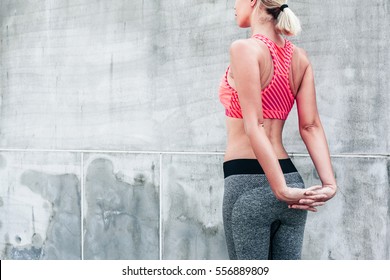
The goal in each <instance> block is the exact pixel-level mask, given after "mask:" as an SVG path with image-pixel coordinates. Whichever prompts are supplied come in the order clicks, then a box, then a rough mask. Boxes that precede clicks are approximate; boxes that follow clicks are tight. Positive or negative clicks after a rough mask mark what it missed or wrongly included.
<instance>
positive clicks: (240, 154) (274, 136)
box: [225, 37, 309, 161]
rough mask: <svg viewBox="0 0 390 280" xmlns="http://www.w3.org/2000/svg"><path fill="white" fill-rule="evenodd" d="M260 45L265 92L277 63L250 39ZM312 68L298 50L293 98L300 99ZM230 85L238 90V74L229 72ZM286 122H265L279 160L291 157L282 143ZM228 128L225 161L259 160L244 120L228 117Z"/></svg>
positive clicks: (292, 81)
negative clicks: (235, 76)
mask: <svg viewBox="0 0 390 280" xmlns="http://www.w3.org/2000/svg"><path fill="white" fill-rule="evenodd" d="M275 39H276V40H277V41H275V43H277V44H278V45H280V46H282V45H283V43H284V39H282V37H280V38H275ZM247 40H250V41H251V43H253V44H254V45H256V48H255V49H256V51H258V55H257V57H258V64H259V70H260V77H259V79H260V83H261V88H262V89H264V88H265V87H267V85H268V84H269V83H270V81H271V80H272V77H273V74H274V73H273V69H274V68H273V62H272V58H271V55H270V52H269V50H268V48H267V46H266V45H265V44H264V43H262V42H260V41H258V40H255V39H253V38H251V39H247ZM308 65H309V60H308V58H307V56H306V53H305V52H304V50H303V49H301V48H298V47H296V46H295V47H294V52H293V56H292V61H291V67H290V72H289V81H290V87H291V89H292V92H293V95H294V96H296V95H297V93H298V90H299V87H300V85H301V82H302V80H303V77H304V75H305V71H306V69H307V67H308ZM228 82H229V84H230V85H231V86H232V87H233V88H235V83H234V74H233V73H232V72H231V70H229V73H228ZM284 123H285V121H284V120H280V119H264V128H265V131H266V134H267V136H268V139H269V141H270V142H271V144H272V147H273V149H274V151H275V153H276V155H277V157H278V158H279V159H283V158H288V154H287V152H286V150H285V149H284V146H283V142H282V132H283V127H284ZM226 126H227V147H226V153H225V161H227V160H232V159H239V158H250V159H255V158H256V156H255V154H254V152H253V150H252V147H251V144H250V142H249V138H248V136H247V135H246V133H245V128H244V121H243V119H237V118H230V117H226Z"/></svg>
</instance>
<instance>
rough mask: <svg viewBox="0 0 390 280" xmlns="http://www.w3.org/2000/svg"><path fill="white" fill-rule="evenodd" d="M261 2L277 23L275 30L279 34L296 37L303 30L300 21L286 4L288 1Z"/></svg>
mask: <svg viewBox="0 0 390 280" xmlns="http://www.w3.org/2000/svg"><path fill="white" fill-rule="evenodd" d="M259 2H260V5H263V6H264V7H265V9H266V10H267V12H268V14H270V15H272V17H273V18H274V20H275V21H276V25H275V28H276V30H277V31H278V32H279V33H281V34H283V35H286V36H294V35H297V34H298V33H299V32H300V31H301V30H302V29H301V23H300V22H299V19H298V18H297V16H296V15H295V14H294V12H293V11H292V10H291V9H290V8H289V7H288V5H287V4H286V2H287V0H260V1H259Z"/></svg>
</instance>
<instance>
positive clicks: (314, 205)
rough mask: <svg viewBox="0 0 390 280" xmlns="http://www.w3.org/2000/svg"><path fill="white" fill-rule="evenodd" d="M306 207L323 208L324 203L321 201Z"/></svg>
mask: <svg viewBox="0 0 390 280" xmlns="http://www.w3.org/2000/svg"><path fill="white" fill-rule="evenodd" d="M308 205H309V206H312V207H317V206H324V205H325V202H323V201H320V202H314V203H311V204H308Z"/></svg>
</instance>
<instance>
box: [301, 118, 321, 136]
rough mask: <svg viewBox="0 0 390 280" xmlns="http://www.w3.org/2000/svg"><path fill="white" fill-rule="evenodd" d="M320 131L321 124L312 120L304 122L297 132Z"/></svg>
mask: <svg viewBox="0 0 390 280" xmlns="http://www.w3.org/2000/svg"><path fill="white" fill-rule="evenodd" d="M319 129H322V126H321V122H320V121H319V120H318V119H317V120H313V121H312V122H305V123H302V124H300V126H299V131H300V132H301V134H302V133H311V132H314V131H318V130H319Z"/></svg>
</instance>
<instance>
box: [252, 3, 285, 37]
mask: <svg viewBox="0 0 390 280" xmlns="http://www.w3.org/2000/svg"><path fill="white" fill-rule="evenodd" d="M250 26H251V33H252V34H251V35H254V34H262V35H264V36H266V37H268V38H270V39H273V40H278V39H280V38H281V36H280V34H278V33H277V32H276V30H275V21H274V20H270V19H269V16H265V15H264V14H263V13H261V14H260V15H259V14H258V13H257V12H256V10H254V11H253V13H252V15H251V18H250Z"/></svg>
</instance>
